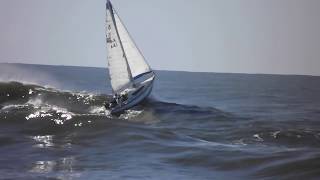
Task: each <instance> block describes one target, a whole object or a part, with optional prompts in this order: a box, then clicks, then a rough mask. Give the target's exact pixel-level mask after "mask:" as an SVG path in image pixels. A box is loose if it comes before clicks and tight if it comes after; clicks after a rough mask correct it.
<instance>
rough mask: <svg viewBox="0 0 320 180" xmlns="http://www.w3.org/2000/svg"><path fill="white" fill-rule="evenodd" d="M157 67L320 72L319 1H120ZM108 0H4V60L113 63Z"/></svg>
mask: <svg viewBox="0 0 320 180" xmlns="http://www.w3.org/2000/svg"><path fill="white" fill-rule="evenodd" d="M112 2H113V4H114V6H115V8H116V9H117V11H118V13H119V14H120V16H121V17H122V19H123V21H124V22H125V24H126V25H127V27H128V29H129V31H130V33H131V34H132V36H133V37H134V39H135V41H136V43H137V44H138V46H139V48H140V49H141V50H142V52H143V54H144V55H145V57H146V58H147V60H148V62H149V64H150V65H151V66H152V67H153V68H154V69H165V70H185V71H210V72H244V73H277V74H279V73H280V74H313V75H320V70H319V69H320V19H319V18H320V1H319V0H197V1H195V0H135V1H133V0H113V1H112ZM104 26H105V0H0V62H21V63H36V64H58V65H78V66H96V67H106V64H107V63H106V61H107V60H106V49H105V46H106V45H105V31H104V30H105V29H104Z"/></svg>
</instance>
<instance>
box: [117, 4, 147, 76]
mask: <svg viewBox="0 0 320 180" xmlns="http://www.w3.org/2000/svg"><path fill="white" fill-rule="evenodd" d="M113 10H114V12H115V14H116V16H117V18H118V19H119V22H120V24H121V25H122V26H123V28H124V30H125V31H126V33H127V34H128V37H129V39H130V40H131V41H132V43H133V45H134V46H135V48H136V49H137V51H138V53H139V54H140V55H141V56H142V58H143V59H144V62H145V63H146V65H147V66H148V68H149V69H150V70H151V67H150V65H149V63H148V62H147V61H145V57H144V55H143V54H142V52H141V50H140V49H139V47H138V45H137V43H136V42H135V40H134V39H133V38H132V36H131V34H130V32H129V31H128V29H127V27H126V26H125V25H124V23H123V21H122V19H121V17H120V16H119V14H118V13H117V11H116V10H115V9H113ZM120 39H121V37H120Z"/></svg>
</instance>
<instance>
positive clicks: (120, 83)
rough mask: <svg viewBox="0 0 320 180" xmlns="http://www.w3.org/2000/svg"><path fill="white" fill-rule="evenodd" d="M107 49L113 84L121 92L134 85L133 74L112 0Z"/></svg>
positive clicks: (108, 6)
mask: <svg viewBox="0 0 320 180" xmlns="http://www.w3.org/2000/svg"><path fill="white" fill-rule="evenodd" d="M106 19H107V27H106V31H107V51H108V67H109V74H110V80H111V86H112V89H113V91H114V92H119V91H121V90H123V89H125V88H128V87H130V86H132V82H133V81H132V74H131V70H130V67H129V64H128V61H127V57H126V54H125V52H124V48H123V45H122V42H121V40H120V37H119V32H118V29H117V26H116V22H115V18H114V11H113V8H112V5H111V3H110V1H108V2H107V18H106Z"/></svg>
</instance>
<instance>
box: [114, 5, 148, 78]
mask: <svg viewBox="0 0 320 180" xmlns="http://www.w3.org/2000/svg"><path fill="white" fill-rule="evenodd" d="M114 19H115V22H116V26H117V29H118V33H119V36H120V40H121V42H122V45H123V49H124V51H125V54H126V57H127V61H128V64H129V66H130V70H131V73H132V76H133V77H137V76H139V75H140V74H143V73H146V72H150V71H151V68H150V66H149V65H148V64H147V62H146V61H145V59H144V57H143V55H142V54H141V52H140V50H139V49H138V47H137V46H136V44H135V43H134V41H133V39H132V38H131V36H130V34H129V32H128V31H127V29H126V27H125V26H124V24H123V23H122V21H121V19H120V17H119V16H118V14H117V13H116V11H114Z"/></svg>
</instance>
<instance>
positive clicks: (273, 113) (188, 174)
mask: <svg viewBox="0 0 320 180" xmlns="http://www.w3.org/2000/svg"><path fill="white" fill-rule="evenodd" d="M0 80H1V82H0V154H1V156H0V175H1V176H0V179H156V180H162V179H186V180H189V179H191V180H194V179H208V180H209V179H210V180H211V179H302V178H305V179H319V178H320V151H319V150H320V95H319V92H320V77H311V76H279V75H245V74H215V73H188V72H169V71H157V80H156V83H155V87H154V91H153V93H152V97H151V98H150V99H149V100H148V101H146V102H144V103H143V104H141V105H140V106H138V107H136V108H134V109H132V110H130V111H127V112H125V113H124V114H122V115H120V116H117V117H115V116H111V115H109V114H108V112H105V111H104V109H103V103H104V102H105V101H108V99H109V98H110V97H109V95H108V94H110V93H111V90H110V85H109V82H108V80H107V72H106V70H105V69H100V68H82V67H63V66H38V65H18V64H0Z"/></svg>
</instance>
